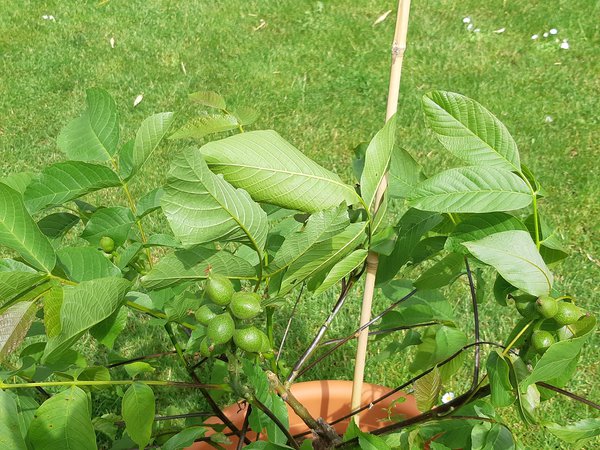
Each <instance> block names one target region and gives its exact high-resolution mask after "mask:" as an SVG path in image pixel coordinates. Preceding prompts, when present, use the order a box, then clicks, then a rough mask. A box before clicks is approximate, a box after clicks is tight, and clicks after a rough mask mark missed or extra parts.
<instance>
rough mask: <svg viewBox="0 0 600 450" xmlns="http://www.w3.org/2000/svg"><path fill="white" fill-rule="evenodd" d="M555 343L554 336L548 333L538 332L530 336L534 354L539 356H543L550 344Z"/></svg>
mask: <svg viewBox="0 0 600 450" xmlns="http://www.w3.org/2000/svg"><path fill="white" fill-rule="evenodd" d="M554 342H556V341H555V340H554V336H552V335H551V334H550V333H549V332H548V331H543V330H538V331H534V333H533V335H532V336H531V344H532V345H533V348H534V349H535V351H536V352H538V353H539V354H543V353H544V352H545V351H546V350H548V348H550V346H551V345H552V344H554Z"/></svg>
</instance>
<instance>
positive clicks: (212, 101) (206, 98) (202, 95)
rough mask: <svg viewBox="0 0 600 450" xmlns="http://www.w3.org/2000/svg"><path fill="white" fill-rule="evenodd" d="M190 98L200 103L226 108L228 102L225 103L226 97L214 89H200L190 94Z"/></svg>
mask: <svg viewBox="0 0 600 450" xmlns="http://www.w3.org/2000/svg"><path fill="white" fill-rule="evenodd" d="M188 98H189V99H190V100H191V101H192V102H194V103H198V104H200V105H204V106H209V107H211V108H216V109H226V108H227V104H226V103H225V99H224V98H223V96H221V95H219V94H217V93H216V92H213V91H199V92H194V93H192V94H190V95H189V96H188Z"/></svg>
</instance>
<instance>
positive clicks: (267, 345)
mask: <svg viewBox="0 0 600 450" xmlns="http://www.w3.org/2000/svg"><path fill="white" fill-rule="evenodd" d="M260 339H261V342H262V344H261V346H260V352H261V353H272V352H273V349H272V348H271V342H270V341H269V337H268V336H267V335H266V333H264V332H262V331H261V332H260Z"/></svg>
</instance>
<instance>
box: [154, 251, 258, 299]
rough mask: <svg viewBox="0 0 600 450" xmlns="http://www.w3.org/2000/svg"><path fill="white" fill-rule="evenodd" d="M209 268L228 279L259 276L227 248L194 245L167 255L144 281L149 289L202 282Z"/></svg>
mask: <svg viewBox="0 0 600 450" xmlns="http://www.w3.org/2000/svg"><path fill="white" fill-rule="evenodd" d="M209 268H210V269H211V270H212V271H214V273H219V274H222V275H224V276H226V277H228V278H233V279H256V271H255V269H254V268H253V267H252V266H251V265H250V264H249V263H248V262H246V261H245V260H244V259H242V258H239V257H237V256H235V255H232V254H231V253H229V252H227V251H224V250H221V251H219V250H215V249H210V248H205V247H194V248H191V249H189V250H176V251H175V252H173V253H169V254H168V255H166V256H164V257H163V258H162V259H161V260H160V261H159V262H158V263H157V264H155V265H154V267H153V268H152V270H151V271H150V272H148V274H147V275H144V276H143V277H142V284H143V285H144V286H145V287H146V288H147V289H162V288H165V287H167V286H171V285H174V284H178V283H182V282H194V281H200V280H203V279H205V278H206V277H207V273H208V269H209Z"/></svg>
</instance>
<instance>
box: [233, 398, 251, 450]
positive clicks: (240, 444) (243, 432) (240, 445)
mask: <svg viewBox="0 0 600 450" xmlns="http://www.w3.org/2000/svg"><path fill="white" fill-rule="evenodd" d="M251 412H252V405H250V404H249V405H248V408H246V416H245V417H244V423H243V424H242V429H241V431H240V439H239V441H238V444H237V446H236V450H242V448H243V447H244V439H245V438H246V433H247V432H248V422H249V419H250V413H251Z"/></svg>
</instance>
